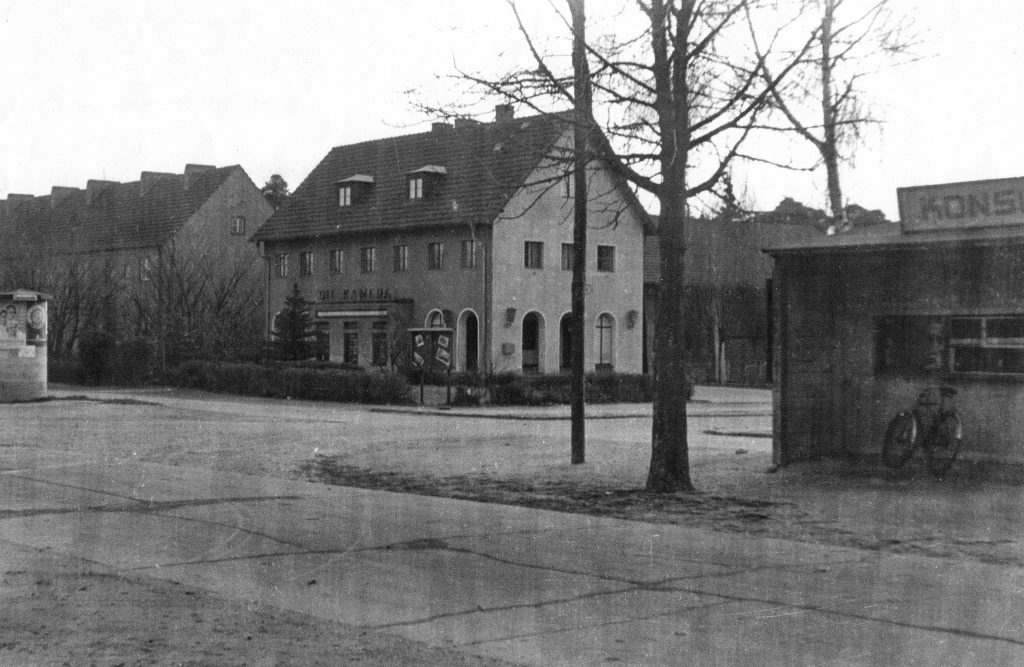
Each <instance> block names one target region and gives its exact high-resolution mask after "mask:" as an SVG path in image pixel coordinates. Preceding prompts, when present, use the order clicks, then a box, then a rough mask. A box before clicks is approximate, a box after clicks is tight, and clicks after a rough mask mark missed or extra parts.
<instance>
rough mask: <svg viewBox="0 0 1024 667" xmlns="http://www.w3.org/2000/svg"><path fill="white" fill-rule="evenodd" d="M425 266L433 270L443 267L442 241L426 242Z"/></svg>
mask: <svg viewBox="0 0 1024 667" xmlns="http://www.w3.org/2000/svg"><path fill="white" fill-rule="evenodd" d="M427 268H428V269H431V270H435V271H436V270H439V269H443V268H444V244H443V243H440V242H438V243H428V244H427Z"/></svg>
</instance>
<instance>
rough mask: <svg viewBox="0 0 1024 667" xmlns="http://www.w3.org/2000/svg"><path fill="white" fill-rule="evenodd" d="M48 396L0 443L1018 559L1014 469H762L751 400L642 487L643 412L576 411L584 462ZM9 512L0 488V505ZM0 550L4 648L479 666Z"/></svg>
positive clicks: (17, 449) (199, 402)
mask: <svg viewBox="0 0 1024 667" xmlns="http://www.w3.org/2000/svg"><path fill="white" fill-rule="evenodd" d="M53 394H54V398H55V399H56V400H50V401H47V402H43V403H32V404H21V405H4V406H0V448H6V454H7V456H6V457H5V460H7V461H10V462H11V465H13V466H23V467H25V468H32V467H39V466H46V465H49V464H56V463H58V462H64V461H66V460H67V459H68V457H69V456H70V457H71V458H72V459H77V460H83V461H86V460H88V461H106V462H110V464H111V465H114V464H116V462H117V461H119V460H123V459H128V458H137V459H140V460H144V461H151V462H158V463H166V464H172V465H183V466H195V467H206V468H212V469H215V470H229V471H232V472H240V473H248V474H254V475H263V476H270V477H286V478H292V479H302V478H306V479H310V480H311V481H314V482H324V481H329V482H332V483H343V484H350V485H355V486H366V487H370V488H384V489H392V490H399V491H409V492H415V493H425V494H434V495H443V496H451V497H459V498H468V499H475V500H482V501H488V502H507V503H519V504H525V505H529V506H534V507H544V508H550V509H556V510H563V511H573V512H586V513H593V514H598V515H603V516H614V517H619V518H625V519H631V520H640V521H649V522H656V523H657V522H666V523H678V524H682V525H691V526H698V527H704V528H708V529H710V530H718V531H735V532H742V533H745V534H753V535H766V536H772V537H784V538H789V539H795V540H802V541H806V542H818V543H826V544H842V545H848V546H856V547H859V548H864V549H877V550H885V551H889V552H899V553H915V554H924V555H929V556H935V557H942V558H956V559H963V560H968V561H984V562H995V563H1004V564H1016V565H1024V543H1022V542H1021V540H1020V536H1019V532H1020V531H1019V523H1020V522H1019V516H1020V511H1019V508H1020V506H1021V502H1022V500H1024V497H1022V496H1024V485H1022V484H1021V480H1020V478H1019V477H1020V476H1019V475H1010V474H1003V473H1005V472H1006V471H995V472H993V471H991V470H980V469H977V468H973V467H970V466H961V465H958V466H957V468H955V469H954V471H953V474H951V475H950V476H949V477H947V478H946V479H944V480H937V479H935V478H933V477H932V476H930V475H929V474H927V473H926V472H925V471H923V470H921V469H919V467H916V466H915V465H914V464H913V463H912V464H911V466H910V467H909V469H908V470H906V471H902V472H899V473H893V472H891V471H888V470H885V469H881V468H878V467H872V466H855V465H852V464H850V463H846V462H826V463H816V464H806V465H802V466H793V467H788V468H784V469H782V470H780V471H778V472H773V473H772V472H767V471H768V469H769V468H770V439H768V438H767V437H764V436H765V435H766V434H767V433H768V431H769V429H770V417H769V416H767V415H760V416H723V415H719V416H703V417H694V418H692V419H691V421H690V444H691V452H690V453H691V461H692V475H693V479H694V482H695V484H696V485H697V487H698V489H699V493H697V494H694V495H675V496H666V497H652V496H649V495H647V494H644V493H642V492H641V491H640V489H641V488H642V486H643V483H644V479H645V476H646V473H647V464H648V460H649V442H648V437H649V429H650V419H649V418H647V417H636V418H629V419H605V420H593V421H592V422H590V423H589V425H588V440H587V463H586V464H584V465H581V466H573V465H570V464H569V462H568V458H569V451H568V442H569V437H568V433H569V431H568V429H569V425H568V423H567V422H565V421H556V420H533V421H527V420H515V419H473V418H461V417H454V416H424V415H408V414H396V413H387V412H375V411H372V410H370V409H368V408H365V407H356V406H347V405H334V404H323V403H307V402H291V401H259V400H255V399H246V398H236V397H227V396H213V395H209V394H197V393H189V392H181V391H171V390H164V389H152V390H146V391H143V392H130V393H126V392H119V391H118V392H114V391H111V392H101V391H95V390H88V391H85V390H82V391H80V390H78V389H75V388H60V389H58V390H56V391H54V392H53ZM83 394H87V396H85V397H84V398H83ZM11 511H15V510H13V509H11V508H7V507H3V506H0V518H2V515H3V514H4V513H5V512H11ZM3 554H4V556H3V559H2V560H0V572H2V573H3V578H2V580H0V600H2V602H3V604H2V605H0V615H2V616H0V627H2V628H4V629H3V631H2V632H0V663H2V664H99V665H118V664H218V665H221V664H229V665H230V664H239V665H241V664H247V665H248V664H342V663H344V664H494V663H487V662H480V661H477V662H466V660H467V658H466V657H465V656H463V655H461V654H458V653H454V652H451V653H447V652H444V651H435V650H430V649H426V648H424V647H422V646H420V645H418V644H414V643H410V642H403V641H401V640H399V639H396V638H394V637H391V636H387V635H379V634H374V633H369V634H367V633H364V632H362V631H360V630H358V629H354V628H350V627H345V626H341V625H338V624H329V623H324V622H323V621H319V620H316V619H312V618H307V617H304V616H302V615H299V614H291V613H286V612H282V611H281V610H275V609H250V608H247V607H245V606H244V605H243V606H239V605H236V604H233V603H229V602H226V601H224V600H221V599H219V598H216V597H215V596H212V595H209V594H206V593H204V592H202V591H197V590H182V587H180V586H173V585H171V584H167V583H164V582H158V581H153V580H150V579H147V578H143V577H139V578H137V579H133V578H127V577H123V576H116V575H114V574H113V573H111V572H107V571H104V570H102V569H101V568H98V567H97V566H94V565H92V564H89V563H83V562H78V561H74V562H73V561H70V560H69V559H67V558H61V557H59V556H58V555H56V554H50V553H39V552H24V551H20V550H18V549H16V548H14V547H13V546H11V545H5V548H4V550H3ZM68 627H77V628H79V630H80V631H78V632H75V633H71V634H69V633H67V632H66V628H68ZM168 629H174V630H175V631H173V632H168V631H167V630H168ZM183 630H184V631H183ZM314 638H315V639H314Z"/></svg>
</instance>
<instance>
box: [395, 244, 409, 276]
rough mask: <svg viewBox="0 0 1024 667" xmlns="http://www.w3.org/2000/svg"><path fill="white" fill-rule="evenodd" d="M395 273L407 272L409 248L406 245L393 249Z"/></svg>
mask: <svg viewBox="0 0 1024 667" xmlns="http://www.w3.org/2000/svg"><path fill="white" fill-rule="evenodd" d="M393 269H394V270H395V271H408V270H409V246H407V245H396V246H395V247H394V265H393Z"/></svg>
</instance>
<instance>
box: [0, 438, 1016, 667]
mask: <svg viewBox="0 0 1024 667" xmlns="http://www.w3.org/2000/svg"><path fill="white" fill-rule="evenodd" d="M0 468H3V473H2V475H0V481H2V483H3V489H4V492H3V496H2V497H3V503H2V509H0V519H2V520H0V540H3V541H4V542H7V543H14V544H19V545H26V546H30V547H35V548H49V549H53V550H56V551H58V552H68V553H71V554H74V555H75V556H77V557H79V558H82V559H85V560H87V561H91V562H98V563H103V564H105V565H107V566H110V567H112V568H114V569H116V570H118V571H121V572H129V573H132V574H144V575H147V576H151V577H156V578H160V579H166V580H172V581H176V582H181V583H184V584H188V585H191V586H196V587H201V588H204V589H208V590H210V591H212V592H214V593H216V594H218V595H221V596H224V597H226V598H229V599H233V600H238V601H242V602H245V603H247V604H250V605H256V606H259V605H264V604H269V605H276V606H278V607H281V608H285V609H289V610H295V611H299V612H303V613H307V614H311V615H314V616H318V617H323V618H328V619H335V620H339V621H342V622H345V623H350V624H355V625H363V626H367V627H373V628H379V629H384V630H385V631H387V632H392V633H395V634H398V635H401V636H403V637H407V638H411V639H414V640H417V641H422V642H425V643H428V644H431V645H439V646H446V647H455V648H457V649H458V650H460V651H465V652H467V653H470V654H474V655H481V656H491V657H498V658H502V659H505V660H509V661H513V662H518V663H523V664H544V665H552V664H566V665H568V664H572V665H576V664H613V663H623V664H665V665H677V664H701V665H713V664H723V665H725V664H728V665H733V664H757V665H761V664H779V665H783V664H785V665H791V664H813V665H822V664H844V665H845V664H929V665H930V664H940V663H941V664H982V663H984V664H1007V665H1010V664H1021V663H1022V662H1024V597H1022V596H1021V595H1020V591H1021V590H1022V587H1024V573H1022V571H1021V570H1019V569H1016V568H1004V567H996V566H986V565H979V564H977V563H961V562H955V561H947V560H943V559H935V558H916V557H901V556H893V555H880V554H878V553H874V552H866V551H861V550H850V549H842V548H830V547H821V546H814V545H808V544H805V543H797V542H788V541H782V540H771V539H754V538H748V537H742V536H737V535H732V534H723V533H712V532H704V531H699V530H692V529H685V528H677V527H671V526H664V525H649V524H643V523H634V522H623V521H617V520H607V519H598V518H593V517H584V516H576V515H569V514H560V513H554V512H545V511H536V510H529V509H523V508H516V507H506V506H498V505H484V504H477V503H471V502H464V501H456V500H443V499H435V498H422V497H416V496H408V495H401V494H392V493H385V492H373V491H365V490H356V489H346V488H336V487H326V486H321V485H316V484H310V483H306V482H298V481H288V480H281V479H270V478H265V477H257V476H247V475H238V474H230V473H224V472H214V471H211V470H208V469H196V468H188V467H180V466H166V465H159V464H153V463H142V462H139V461H137V460H134V459H131V458H108V459H104V460H96V459H92V460H84V459H83V458H82V457H80V456H76V455H75V454H74V453H68V454H65V455H58V454H57V453H52V455H49V456H46V457H41V456H39V455H38V453H37V452H29V451H27V450H26V449H22V448H19V447H17V446H11V445H8V446H7V447H4V448H2V449H0ZM2 553H3V550H2V549H0V557H2ZM3 565H4V563H2V562H0V566H3Z"/></svg>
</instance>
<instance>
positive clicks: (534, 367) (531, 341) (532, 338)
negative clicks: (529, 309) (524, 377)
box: [523, 313, 540, 373]
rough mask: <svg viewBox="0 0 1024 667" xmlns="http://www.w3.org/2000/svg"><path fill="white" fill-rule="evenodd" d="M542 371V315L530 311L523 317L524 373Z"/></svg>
mask: <svg viewBox="0 0 1024 667" xmlns="http://www.w3.org/2000/svg"><path fill="white" fill-rule="evenodd" d="M538 372H540V317H539V316H538V315H537V313H528V314H527V315H526V317H524V318H523V373H538Z"/></svg>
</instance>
